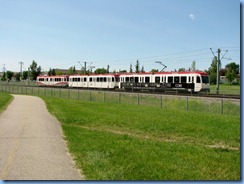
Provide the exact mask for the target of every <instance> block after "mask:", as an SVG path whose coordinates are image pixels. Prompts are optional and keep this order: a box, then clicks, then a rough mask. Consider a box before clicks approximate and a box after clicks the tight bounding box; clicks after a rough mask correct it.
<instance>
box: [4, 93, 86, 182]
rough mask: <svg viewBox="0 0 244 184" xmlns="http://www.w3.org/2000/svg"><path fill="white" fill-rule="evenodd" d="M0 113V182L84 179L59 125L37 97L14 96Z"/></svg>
mask: <svg viewBox="0 0 244 184" xmlns="http://www.w3.org/2000/svg"><path fill="white" fill-rule="evenodd" d="M13 96H14V100H13V101H12V103H11V104H10V105H9V106H8V108H7V109H6V110H5V111H4V112H3V113H2V114H0V179H1V180H81V179H83V177H82V176H81V175H80V172H79V171H78V170H76V169H75V168H74V163H73V162H72V159H71V157H70V156H69V154H68V153H67V147H66V144H65V143H64V141H63V139H62V131H61V127H60V123H59V122H58V121H57V120H56V119H55V118H54V117H53V116H52V115H50V113H49V112H48V111H47V109H46V106H45V103H44V102H43V101H42V100H41V99H40V98H38V97H32V96H22V95H13Z"/></svg>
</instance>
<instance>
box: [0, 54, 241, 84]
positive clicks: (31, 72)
mask: <svg viewBox="0 0 244 184" xmlns="http://www.w3.org/2000/svg"><path fill="white" fill-rule="evenodd" d="M219 68H220V70H219V71H220V75H219V76H225V77H226V79H227V80H228V82H229V83H230V84H233V83H234V81H235V83H238V84H239V83H240V66H239V64H236V63H235V62H231V63H228V64H227V65H225V68H221V63H219ZM177 71H178V72H182V71H199V70H198V69H197V67H196V61H193V62H192V64H191V66H190V67H189V68H188V69H186V68H179V69H178V70H176V69H175V72H177ZM117 72H119V73H127V70H119V71H113V72H110V71H109V65H108V66H107V68H104V67H103V68H97V69H96V70H95V71H94V72H93V71H92V69H89V70H86V69H84V68H82V69H81V70H76V68H75V66H73V67H70V68H69V69H68V70H67V72H65V73H64V72H62V71H56V70H55V69H51V68H50V69H49V71H48V73H47V74H48V75H49V76H53V75H64V74H68V75H72V74H91V73H95V74H106V73H117ZM133 72H135V73H143V72H145V70H144V66H142V67H140V63H139V60H137V61H136V64H135V65H134V70H133V65H132V64H130V69H129V73H133ZM151 72H158V69H152V70H151ZM205 72H206V73H207V74H208V75H209V77H210V82H211V84H216V80H217V57H214V58H213V60H212V63H211V66H210V67H209V68H208V70H205ZM40 74H41V66H38V64H37V63H36V61H35V60H33V61H32V63H31V65H30V66H29V67H28V71H23V72H22V73H20V72H19V73H14V72H12V71H6V72H3V76H2V78H1V81H9V80H11V79H12V78H13V77H14V78H15V80H16V81H20V80H27V79H28V80H36V78H37V76H39V75H40ZM236 79H237V80H236Z"/></svg>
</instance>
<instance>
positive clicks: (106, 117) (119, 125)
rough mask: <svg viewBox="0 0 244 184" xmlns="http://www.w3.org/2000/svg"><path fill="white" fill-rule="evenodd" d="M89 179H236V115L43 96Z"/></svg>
mask: <svg viewBox="0 0 244 184" xmlns="http://www.w3.org/2000/svg"><path fill="white" fill-rule="evenodd" d="M42 98H43V99H44V100H45V102H46V104H47V107H48V109H49V111H50V112H51V113H52V114H54V115H55V116H56V117H57V118H58V119H59V121H60V122H61V124H62V128H63V131H64V134H65V136H66V140H67V141H68V146H69V150H70V152H71V154H72V155H73V156H74V158H75V161H76V164H77V166H78V167H79V168H81V169H82V170H83V172H84V174H85V176H86V179H88V180H239V179H240V117H239V116H230V115H216V114H215V115H214V114H206V113H201V112H186V111H183V110H169V109H160V108H158V107H146V106H137V105H125V104H114V103H100V102H81V101H77V100H71V99H70V100H67V99H56V98H51V97H42Z"/></svg>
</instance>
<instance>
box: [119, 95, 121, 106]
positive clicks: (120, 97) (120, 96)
mask: <svg viewBox="0 0 244 184" xmlns="http://www.w3.org/2000/svg"><path fill="white" fill-rule="evenodd" d="M120 103H121V93H119V104H120Z"/></svg>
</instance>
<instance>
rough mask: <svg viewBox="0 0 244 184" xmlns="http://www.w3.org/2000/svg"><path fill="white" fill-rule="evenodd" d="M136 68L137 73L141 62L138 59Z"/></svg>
mask: <svg viewBox="0 0 244 184" xmlns="http://www.w3.org/2000/svg"><path fill="white" fill-rule="evenodd" d="M135 69H136V73H139V72H140V63H139V61H138V60H137V61H136V65H135Z"/></svg>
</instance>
